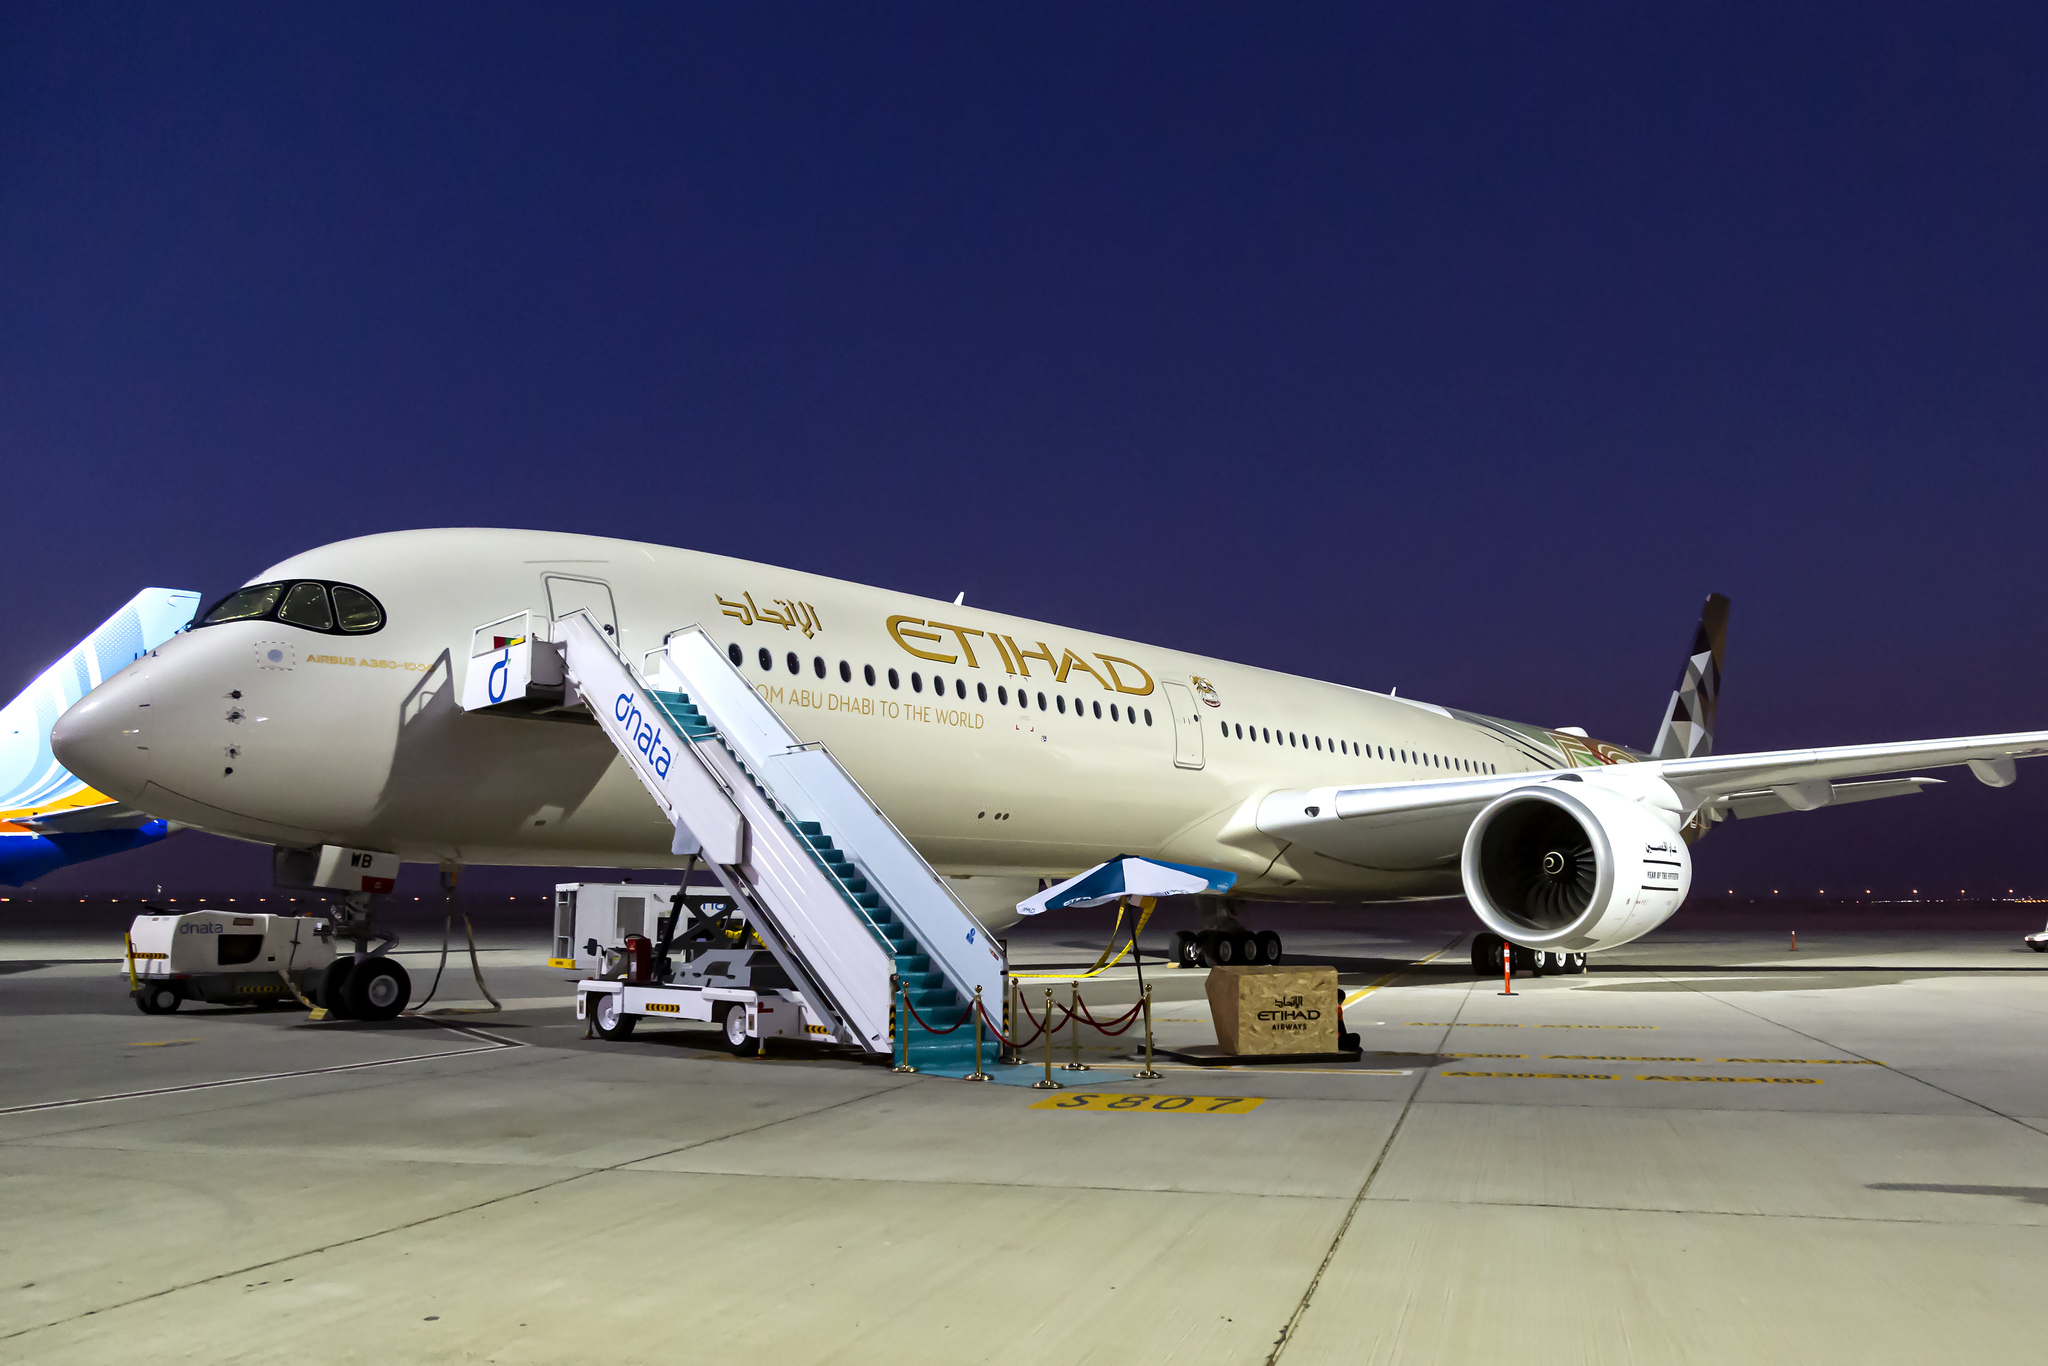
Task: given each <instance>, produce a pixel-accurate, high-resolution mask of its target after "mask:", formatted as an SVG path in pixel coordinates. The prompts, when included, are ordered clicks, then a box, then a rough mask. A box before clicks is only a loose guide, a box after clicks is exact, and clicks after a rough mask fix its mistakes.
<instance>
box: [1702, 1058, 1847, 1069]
mask: <svg viewBox="0 0 2048 1366" xmlns="http://www.w3.org/2000/svg"><path fill="white" fill-rule="evenodd" d="M1688 1061H1690V1059H1688ZM1714 1061H1715V1062H1750V1063H1756V1062H1762V1063H1780V1064H1782V1065H1784V1066H1788V1067H1823V1066H1829V1067H1882V1066H1884V1064H1883V1063H1881V1062H1875V1061H1872V1060H1871V1059H1869V1058H1716V1059H1714Z"/></svg>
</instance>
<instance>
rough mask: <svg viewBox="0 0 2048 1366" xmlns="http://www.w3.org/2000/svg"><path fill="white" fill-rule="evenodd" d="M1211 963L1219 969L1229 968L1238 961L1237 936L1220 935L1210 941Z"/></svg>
mask: <svg viewBox="0 0 2048 1366" xmlns="http://www.w3.org/2000/svg"><path fill="white" fill-rule="evenodd" d="M1209 958H1210V961H1211V962H1212V963H1213V964H1214V965H1215V966H1216V967H1219V968H1227V967H1230V966H1231V965H1233V964H1235V963H1236V962H1237V961H1238V944H1237V936H1236V935H1234V934H1218V935H1216V936H1215V937H1214V938H1212V939H1211V940H1210V941H1209Z"/></svg>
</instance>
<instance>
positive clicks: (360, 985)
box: [345, 958, 412, 1020]
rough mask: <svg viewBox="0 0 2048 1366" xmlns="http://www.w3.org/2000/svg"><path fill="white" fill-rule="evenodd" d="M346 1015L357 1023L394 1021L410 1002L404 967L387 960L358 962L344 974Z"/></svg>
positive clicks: (374, 959)
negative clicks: (345, 979)
mask: <svg viewBox="0 0 2048 1366" xmlns="http://www.w3.org/2000/svg"><path fill="white" fill-rule="evenodd" d="M345 994H346V996H347V998H348V1013H349V1014H350V1015H351V1016H353V1017H354V1018H356V1019H358V1020H395V1019H397V1018H398V1016H399V1014H400V1012H402V1011H403V1010H404V1009H405V1007H406V1004H407V1002H409V1001H410V1000H411V999H412V979H411V978H410V977H409V976H407V975H406V971H405V965H404V964H402V963H394V962H393V961H391V960H390V959H389V958H372V959H369V960H367V961H365V962H362V963H358V964H357V965H356V970H355V971H354V972H352V973H350V974H349V975H348V988H347V991H346V992H345Z"/></svg>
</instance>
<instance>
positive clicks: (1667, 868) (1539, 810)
mask: <svg viewBox="0 0 2048 1366" xmlns="http://www.w3.org/2000/svg"><path fill="white" fill-rule="evenodd" d="M1462 872H1463V873H1464V878H1465V895H1466V896H1467V897H1468V898H1469V899H1470V900H1471V902H1472V905H1473V908H1474V909H1475V910H1477V911H1478V912H1479V918H1480V920H1481V921H1483V922H1485V925H1486V928H1488V929H1489V930H1492V931H1493V932H1494V933H1495V934H1498V935H1500V936H1501V937H1502V938H1503V939H1506V940H1508V941H1510V942H1511V943H1515V944H1520V945H1522V946H1523V947H1524V948H1531V949H1556V950H1558V951H1560V952H1565V953H1582V952H1586V951H1589V950H1596V949H1611V948H1614V947H1616V946H1617V945H1621V944H1626V943H1628V942H1629V941H1630V940H1631V939H1640V938H1641V937H1642V936H1644V935H1646V934H1648V933H1649V932H1650V931H1651V930H1654V929H1656V928H1657V927H1658V926H1659V925H1661V924H1663V923H1664V922H1665V921H1666V920H1669V919H1670V918H1671V914H1672V912H1674V911H1676V910H1677V909H1678V907H1679V903H1681V902H1683V901H1684V900H1685V894H1686V893H1687V892H1688V891H1690V890H1691V888H1692V855H1691V854H1690V853H1689V852H1688V851H1687V850H1686V847H1685V841H1684V840H1683V839H1681V838H1680V837H1679V834H1678V831H1677V830H1676V829H1674V828H1673V827H1672V825H1671V823H1670V822H1668V821H1666V820H1664V819H1662V818H1661V817H1660V816H1659V815H1658V814H1657V813H1656V812H1655V811H1653V810H1650V809H1647V808H1645V807H1644V806H1642V805H1640V804H1638V803H1637V802H1634V801H1631V800H1629V799H1628V798H1627V797H1622V796H1617V795H1616V794H1614V793H1612V792H1608V791H1605V790H1603V789H1601V788H1599V787H1595V786H1593V785H1592V784H1590V783H1562V782H1553V783H1544V784H1542V785H1540V786H1531V787H1525V788H1517V789H1516V790H1515V791H1513V792H1510V793H1508V794H1507V795H1506V796H1504V797H1502V798H1500V799H1499V800H1498V801H1496V802H1494V803H1493V805H1491V806H1489V807H1487V808H1486V809H1485V810H1484V811H1482V812H1480V813H1479V818H1478V819H1477V820H1475V821H1473V822H1472V828H1471V829H1470V830H1468V831H1467V832H1466V833H1465V853H1464V859H1463V863H1462Z"/></svg>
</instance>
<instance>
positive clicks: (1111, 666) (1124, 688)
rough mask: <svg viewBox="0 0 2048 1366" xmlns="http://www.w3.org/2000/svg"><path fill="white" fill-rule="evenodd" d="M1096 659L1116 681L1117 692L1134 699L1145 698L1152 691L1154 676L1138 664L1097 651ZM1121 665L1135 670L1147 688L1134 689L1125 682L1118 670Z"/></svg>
mask: <svg viewBox="0 0 2048 1366" xmlns="http://www.w3.org/2000/svg"><path fill="white" fill-rule="evenodd" d="M1095 657H1096V658H1097V659H1099V660H1101V661H1102V664H1103V667H1104V668H1106V669H1108V670H1109V676H1110V678H1111V680H1112V681H1114V683H1115V684H1116V690H1117V691H1118V692H1127V693H1129V694H1131V695H1132V696H1133V697H1144V696H1146V695H1147V694H1149V693H1150V692H1151V691H1152V675H1151V674H1148V673H1146V672H1145V671H1144V670H1143V669H1141V668H1139V667H1138V666H1137V665H1136V664H1133V663H1131V661H1130V660H1128V659H1119V658H1117V657H1116V656H1115V655H1106V654H1103V653H1102V652H1101V651H1100V650H1097V651H1096V652H1095ZM1119 664H1121V665H1123V666H1124V667H1125V668H1126V669H1132V670H1135V671H1136V672H1137V675H1138V677H1140V678H1142V679H1144V680H1145V686H1144V687H1142V688H1134V687H1132V686H1131V685H1130V684H1128V683H1126V682H1124V680H1123V675H1122V674H1119V673H1118V672H1117V670H1116V666H1117V665H1119ZM1089 672H1091V673H1093V672H1094V670H1092V669H1091V670H1089Z"/></svg>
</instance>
